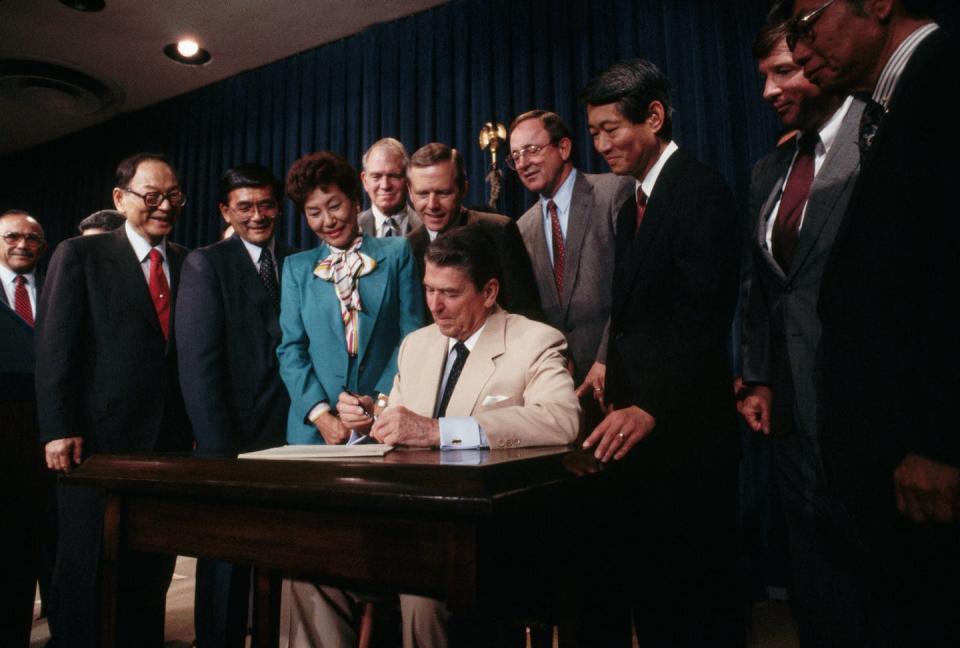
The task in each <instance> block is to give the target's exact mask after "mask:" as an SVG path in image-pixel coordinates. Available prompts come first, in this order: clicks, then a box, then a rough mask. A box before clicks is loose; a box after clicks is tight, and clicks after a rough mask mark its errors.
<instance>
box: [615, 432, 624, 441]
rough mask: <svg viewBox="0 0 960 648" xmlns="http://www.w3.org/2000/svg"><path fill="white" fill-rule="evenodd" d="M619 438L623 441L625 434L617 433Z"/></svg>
mask: <svg viewBox="0 0 960 648" xmlns="http://www.w3.org/2000/svg"><path fill="white" fill-rule="evenodd" d="M617 436H618V437H620V440H621V441H623V440H624V439H625V438H626V437H625V436H623V432H617Z"/></svg>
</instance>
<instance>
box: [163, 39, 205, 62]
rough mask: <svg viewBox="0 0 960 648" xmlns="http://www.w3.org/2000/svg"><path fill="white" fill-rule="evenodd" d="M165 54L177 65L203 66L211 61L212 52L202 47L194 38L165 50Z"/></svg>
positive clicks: (168, 46)
mask: <svg viewBox="0 0 960 648" xmlns="http://www.w3.org/2000/svg"><path fill="white" fill-rule="evenodd" d="M163 53H164V54H166V55H167V56H168V57H170V58H172V59H173V60H174V61H176V62H177V63H183V64H184V65H203V64H204V63H207V62H208V61H209V60H210V52H208V51H207V50H205V49H203V48H202V47H200V44H199V43H197V41H195V40H194V39H192V38H184V39H181V40H180V41H178V42H176V43H170V44H169V45H167V46H166V47H164V48H163Z"/></svg>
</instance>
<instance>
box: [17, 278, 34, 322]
mask: <svg viewBox="0 0 960 648" xmlns="http://www.w3.org/2000/svg"><path fill="white" fill-rule="evenodd" d="M14 283H15V284H17V287H16V288H15V289H14V291H13V310H15V311H16V312H17V315H19V316H20V317H22V318H23V321H24V322H26V323H27V324H29V325H30V326H33V307H32V306H30V295H28V294H27V279H26V278H25V277H24V276H23V275H17V278H16V279H14Z"/></svg>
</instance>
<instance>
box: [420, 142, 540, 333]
mask: <svg viewBox="0 0 960 648" xmlns="http://www.w3.org/2000/svg"><path fill="white" fill-rule="evenodd" d="M407 183H408V188H409V192H410V200H411V202H412V203H413V206H414V208H415V209H416V210H417V215H418V216H419V217H420V220H421V221H422V225H420V227H417V228H416V229H415V230H413V231H412V232H410V234H408V235H407V240H409V241H410V245H411V246H413V253H414V256H415V257H416V259H417V267H418V268H419V270H420V277H421V278H422V277H423V272H424V265H423V255H424V253H425V252H426V250H427V246H428V245H429V244H430V242H431V241H433V240H434V239H436V238H437V237H438V236H439V235H441V234H443V233H445V232H448V231H450V230H452V229H454V228H457V227H464V226H467V225H472V226H475V227H476V228H479V229H481V230H482V231H484V232H485V233H486V234H487V235H488V236H490V237H492V239H493V241H494V243H495V247H496V249H497V253H498V254H499V256H500V264H501V267H502V269H503V283H502V284H501V285H500V292H499V298H498V299H499V303H500V305H501V306H502V307H503V308H504V309H505V310H507V311H508V312H511V313H517V314H520V315H525V316H527V317H530V318H532V319H542V317H543V314H542V310H541V308H540V299H539V294H538V293H537V282H536V279H534V276H533V268H532V267H531V265H530V257H529V256H528V255H527V250H526V248H525V247H524V245H523V239H521V237H520V231H519V230H518V229H517V224H516V223H515V222H513V221H512V220H511V219H509V218H507V217H506V216H501V215H500V214H490V213H487V212H478V211H474V210H472V209H466V208H465V207H464V206H463V200H464V198H466V195H467V175H466V170H465V168H464V164H463V157H462V156H461V155H460V153H459V152H458V151H457V150H456V149H452V148H450V147H449V146H447V145H446V144H440V143H438V142H433V143H430V144H427V145H425V146H423V147H421V148H420V149H418V150H417V151H416V153H414V154H413V156H412V157H411V158H410V163H409V165H408V167H407ZM426 315H427V319H428V320H429V315H430V313H429V309H428V312H427V313H426Z"/></svg>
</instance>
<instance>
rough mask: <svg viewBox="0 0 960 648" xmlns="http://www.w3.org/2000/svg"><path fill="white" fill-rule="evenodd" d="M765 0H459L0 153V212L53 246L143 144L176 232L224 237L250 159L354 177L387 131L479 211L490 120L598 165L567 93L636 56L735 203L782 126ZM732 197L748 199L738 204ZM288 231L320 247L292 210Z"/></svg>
mask: <svg viewBox="0 0 960 648" xmlns="http://www.w3.org/2000/svg"><path fill="white" fill-rule="evenodd" d="M767 4H768V2H767V0H728V1H726V2H723V3H717V2H712V1H709V0H593V1H591V2H582V1H580V0H467V1H460V2H451V3H449V4H445V5H442V6H439V7H436V8H434V9H431V10H428V11H425V12H423V13H420V14H416V15H413V16H409V17H406V18H402V19H399V20H395V21H393V22H390V23H385V24H382V25H377V26H374V27H371V28H369V29H367V30H365V31H363V32H361V33H360V34H357V35H355V36H353V37H350V38H346V39H344V40H341V41H337V42H334V43H330V44H327V45H324V46H321V47H318V48H315V49H312V50H308V51H306V52H302V53H300V54H296V55H294V56H291V57H288V58H286V59H283V60H281V61H277V62H275V63H271V64H269V65H265V66H263V67H260V68H257V69H254V70H250V71H248V72H244V73H242V74H239V75H237V76H235V77H232V78H229V79H225V80H223V81H221V82H218V83H215V84H212V85H210V86H207V87H204V88H201V89H199V90H195V91H193V92H190V93H187V94H184V95H181V96H179V97H176V98H173V99H170V100H167V101H165V102H163V103H160V104H157V105H155V106H151V107H149V108H145V109H143V110H138V111H136V112H132V113H127V114H123V115H120V116H117V117H114V118H113V119H111V120H109V121H107V122H105V123H103V124H99V125H97V126H93V127H91V128H88V129H86V130H84V131H82V132H79V133H75V134H72V135H69V136H66V137H63V138H60V139H58V140H56V141H53V142H50V143H47V144H43V145H40V146H37V147H34V148H32V149H29V150H27V151H23V152H20V153H17V154H14V155H11V156H7V157H6V158H4V159H2V160H0V168H2V170H3V177H4V179H5V181H4V183H3V185H2V187H0V207H2V208H4V209H6V208H9V207H14V206H16V207H19V208H23V209H27V210H28V211H30V212H31V213H33V214H35V215H37V217H38V218H39V219H40V220H41V222H42V223H43V224H44V227H45V228H46V230H47V236H48V238H49V239H50V241H51V242H52V243H57V242H59V241H60V240H62V239H63V238H66V237H69V236H73V235H74V234H75V227H76V224H77V223H78V222H79V221H80V220H81V219H82V218H83V217H84V216H86V215H87V214H89V213H90V212H92V211H95V210H97V209H101V208H104V207H108V206H111V199H110V189H111V187H112V184H113V182H112V172H113V169H114V168H115V167H116V164H117V162H118V161H119V160H120V159H122V158H123V157H124V156H126V155H128V154H131V153H134V152H137V151H143V150H148V151H158V152H162V153H166V154H167V155H169V156H170V158H171V159H172V160H173V162H174V163H175V165H176V166H177V168H178V170H179V171H180V175H181V178H182V182H183V186H184V190H185V191H186V193H187V195H188V197H189V200H188V203H187V206H186V208H185V212H184V214H183V216H182V217H181V219H180V221H179V222H178V223H177V226H176V228H175V230H174V234H173V239H174V240H176V241H178V242H181V243H183V244H185V245H187V246H189V247H196V246H200V245H206V244H208V243H211V242H213V241H215V240H216V239H217V237H218V236H219V233H220V230H221V226H222V225H221V218H220V215H219V212H218V209H217V180H218V178H219V176H220V174H221V173H222V171H223V170H224V169H226V168H227V167H229V166H232V165H234V164H239V163H242V162H250V161H252V162H259V163H262V164H266V165H267V166H269V167H271V168H272V169H273V171H274V172H275V173H276V174H277V175H278V176H281V177H282V176H283V175H284V173H285V171H286V169H287V168H288V167H289V166H290V164H291V163H292V162H293V161H294V160H295V159H297V158H298V157H299V156H301V155H303V154H304V153H307V152H309V151H314V150H319V149H331V150H334V151H337V152H339V153H341V154H343V155H344V156H345V157H346V158H347V159H348V160H350V161H351V162H352V163H354V164H355V165H356V166H357V167H359V165H360V158H361V155H362V153H363V151H364V149H365V148H366V147H367V146H369V145H370V144H371V143H372V142H374V141H375V140H377V139H378V138H380V137H385V136H392V137H396V138H398V139H400V140H401V141H402V142H404V144H406V146H407V147H408V149H410V150H411V151H413V150H414V149H416V148H418V147H419V146H421V145H423V144H425V143H427V142H430V141H434V140H436V141H442V142H447V143H449V144H452V145H454V146H456V147H457V148H458V149H460V151H461V152H462V153H463V155H464V157H465V160H466V162H467V167H468V172H469V181H470V191H469V196H468V200H467V202H468V203H469V204H473V205H479V204H484V203H486V202H487V199H488V195H489V188H488V186H487V184H486V181H485V178H486V175H487V172H488V170H489V158H488V156H487V155H486V154H485V153H482V152H481V151H480V149H479V146H478V144H477V135H478V132H479V130H480V127H481V126H482V125H483V123H484V122H487V121H499V122H502V123H504V124H505V125H507V124H509V122H510V121H511V120H512V119H513V117H514V116H516V115H517V114H519V113H521V112H523V111H526V110H529V109H532V108H547V109H551V110H554V111H556V112H557V113H559V114H560V115H561V116H562V117H563V118H564V119H566V120H567V121H568V122H569V124H570V126H571V128H572V129H573V132H574V139H575V142H574V147H575V155H576V160H577V162H578V164H579V166H580V167H581V168H583V169H585V170H587V171H593V172H599V171H605V170H606V168H605V164H604V163H603V161H602V160H600V159H599V158H598V157H597V156H596V155H595V154H594V153H593V150H592V145H591V142H590V137H589V134H588V133H587V130H586V116H585V111H584V108H583V106H582V105H581V104H580V103H579V101H578V99H577V93H578V92H579V90H580V88H581V87H583V85H584V84H585V83H586V82H587V80H588V79H589V78H590V77H591V76H593V75H594V74H596V73H597V72H598V71H600V70H601V69H603V68H604V67H605V66H607V65H609V64H610V63H613V62H615V61H617V60H620V59H624V58H632V57H645V58H649V59H651V60H653V61H654V62H656V63H657V64H658V65H660V66H661V67H662V68H663V69H664V70H665V72H667V74H668V75H669V76H670V78H671V80H672V82H673V86H674V103H675V109H676V112H675V136H676V139H677V140H678V142H679V143H680V144H681V145H682V146H685V147H687V148H689V149H691V150H692V151H693V153H694V154H695V155H697V156H698V157H700V158H701V159H703V160H704V161H705V162H707V163H709V164H712V165H713V166H715V167H716V168H717V169H719V170H720V171H721V172H722V173H723V174H724V176H725V177H726V178H727V179H728V180H729V181H730V183H731V185H732V186H733V187H734V189H735V191H736V193H737V195H738V197H740V198H741V199H743V198H744V197H745V195H746V190H747V184H748V182H749V171H750V167H751V165H752V163H753V161H754V160H756V159H757V158H758V157H760V155H762V154H763V153H765V152H766V151H768V150H769V149H770V147H771V144H772V141H773V137H774V134H775V133H776V130H777V124H776V121H775V119H774V116H773V115H772V113H771V112H770V111H769V110H767V109H766V107H765V106H764V105H763V103H762V101H761V99H760V96H759V81H758V80H757V76H756V70H755V64H754V62H753V60H752V59H751V57H750V51H749V50H750V43H751V41H752V39H753V37H754V34H755V33H756V31H757V29H758V28H759V25H760V23H761V21H762V18H763V16H764V14H765V11H766V7H767ZM500 157H501V160H500V168H501V170H502V171H503V174H504V182H503V189H502V191H501V195H500V199H499V202H498V205H497V208H498V210H499V211H501V212H503V213H506V214H508V215H511V216H513V217H517V216H519V215H520V214H521V213H523V211H524V210H525V208H526V206H527V205H528V204H530V203H531V202H532V200H533V196H531V195H529V194H528V193H527V192H526V191H525V190H524V189H523V187H522V186H521V185H520V183H519V182H518V181H517V178H516V177H515V176H514V175H513V174H512V173H511V172H510V171H509V170H507V169H506V168H504V167H503V164H502V156H500ZM741 202H745V200H742V201H741ZM284 210H285V211H284V216H283V225H282V236H283V238H285V239H287V240H288V241H289V242H291V243H293V244H295V245H300V246H311V245H313V244H314V238H315V237H314V235H313V234H312V233H311V232H310V231H309V230H308V229H307V227H306V225H305V224H304V223H303V221H302V218H301V217H300V215H299V214H297V213H295V210H294V208H293V205H292V204H290V203H289V202H287V203H286V204H285V206H284Z"/></svg>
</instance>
